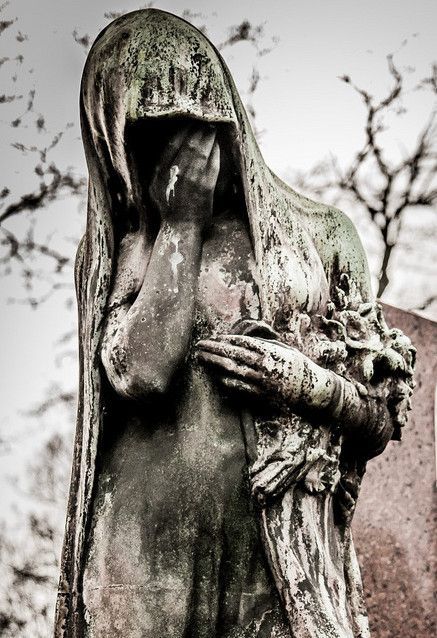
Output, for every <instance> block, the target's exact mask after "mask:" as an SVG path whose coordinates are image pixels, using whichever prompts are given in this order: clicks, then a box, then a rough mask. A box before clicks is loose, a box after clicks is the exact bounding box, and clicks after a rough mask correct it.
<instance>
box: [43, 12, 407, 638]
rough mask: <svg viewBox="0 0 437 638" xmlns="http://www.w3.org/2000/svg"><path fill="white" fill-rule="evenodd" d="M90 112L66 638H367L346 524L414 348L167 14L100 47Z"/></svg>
mask: <svg viewBox="0 0 437 638" xmlns="http://www.w3.org/2000/svg"><path fill="white" fill-rule="evenodd" d="M81 116H82V131H83V137H84V145H85V151H86V155H87V162H88V168H89V176H90V188H89V200H88V219H87V230H86V234H85V237H84V240H83V242H82V243H81V245H80V247H79V250H78V257H77V263H76V275H77V292H78V305H79V320H80V330H79V342H80V354H81V383H80V398H79V412H78V425H77V436H76V442H75V454H74V463H73V473H72V483H71V493H70V500H69V505H68V515H67V528H66V535H65V544H64V553H63V557H62V575H61V580H60V587H59V597H58V616H57V622H56V630H55V633H56V636H57V637H59V638H61V637H65V638H82V637H83V636H86V637H87V638H100V637H103V636H105V637H106V636H107V635H108V633H111V638H164V636H165V637H166V638H188V636H190V637H191V638H204V637H205V636H208V638H256V637H261V636H263V637H264V638H282V637H283V638H291V636H292V637H293V638H368V636H369V629H368V620H367V615H366V610H365V606H364V602H363V596H362V586H361V576H360V571H359V567H358V563H357V560H356V555H355V550H354V545H353V542H352V539H351V535H350V524H351V519H352V515H353V512H354V508H355V505H356V501H357V497H358V493H359V486H360V483H361V479H362V477H363V474H364V472H365V467H366V462H367V460H368V459H369V458H372V457H373V456H376V455H378V454H380V453H382V452H383V451H384V449H385V447H386V445H387V443H388V442H389V440H390V439H391V438H395V439H398V438H399V437H400V435H401V430H402V428H403V426H404V425H405V423H406V413H407V411H408V407H409V397H410V394H411V391H412V374H413V360H414V349H413V348H412V347H411V343H410V341H409V339H408V337H406V336H405V335H404V334H403V333H402V332H401V331H400V330H397V329H389V327H388V326H387V324H386V322H385V319H384V315H383V312H382V309H381V306H380V305H379V304H378V303H376V302H375V300H374V299H373V297H372V293H371V286H370V276H369V272H368V266H367V260H366V257H365V254H364V251H363V248H362V246H361V243H360V240H359V238H358V235H357V233H356V230H355V228H354V227H353V225H352V223H351V222H350V220H349V219H348V217H347V216H345V215H344V214H343V213H341V211H339V210H337V209H335V208H333V207H330V206H324V205H323V204H318V203H316V202H312V201H310V200H309V199H307V198H305V197H303V196H301V195H299V194H298V193H296V192H295V191H294V190H293V189H292V188H290V187H289V186H287V185H286V184H284V183H283V182H282V181H281V180H280V179H279V178H278V177H277V176H276V175H274V174H273V173H272V171H271V170H270V169H269V168H268V167H267V166H266V164H265V162H264V160H263V158H262V156H261V153H260V150H259V148H258V146H257V143H256V139H255V136H254V134H253V131H252V129H251V126H250V123H249V121H248V118H247V114H246V112H245V110H244V107H243V105H242V103H241V99H240V96H239V95H238V92H237V90H236V87H235V85H234V82H233V80H232V77H231V75H230V73H229V70H228V69H227V67H226V65H225V63H224V61H223V59H222V58H221V57H220V54H219V53H218V51H216V50H215V49H214V47H213V45H212V44H211V43H209V42H208V41H207V40H206V38H205V36H204V35H203V34H202V33H201V32H199V31H198V30H196V29H195V28H194V27H193V26H192V25H190V24H189V23H187V22H185V21H184V20H181V19H180V18H177V17H176V16H173V15H171V14H168V13H165V12H162V11H159V10H155V9H149V10H144V11H136V12H133V13H131V14H127V15H124V16H123V17H121V18H119V19H117V20H115V21H114V22H113V23H112V24H111V25H109V26H108V27H107V28H106V29H105V30H104V31H103V32H102V33H101V34H100V35H99V37H98V38H97V40H96V42H95V43H94V45H93V47H92V49H91V51H90V54H89V56H88V60H87V63H86V66H85V70H84V75H83V80H82V90H81ZM170 116H171V117H170Z"/></svg>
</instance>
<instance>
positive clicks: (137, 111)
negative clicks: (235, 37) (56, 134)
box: [82, 9, 238, 199]
mask: <svg viewBox="0 0 437 638" xmlns="http://www.w3.org/2000/svg"><path fill="white" fill-rule="evenodd" d="M187 120H198V121H201V122H209V123H211V124H213V125H214V126H216V127H217V135H218V140H219V144H220V150H221V170H220V176H219V180H218V184H217V198H218V199H220V198H223V197H225V196H226V194H227V193H228V194H229V192H231V191H233V190H235V183H236V180H237V176H236V175H237V173H238V169H237V163H238V159H237V157H236V153H235V149H236V147H237V145H236V144H235V143H234V142H235V140H236V138H237V136H238V118H237V115H236V111H235V106H234V97H233V92H232V87H231V86H230V79H229V72H228V71H227V70H225V68H224V63H223V61H222V59H221V57H220V55H219V54H218V52H217V51H216V49H215V48H214V46H213V45H212V44H211V43H210V42H209V40H208V39H207V38H206V37H205V36H204V35H203V33H201V32H200V31H199V30H198V29H196V28H195V27H194V26H192V25H191V24H189V23H188V22H186V21H185V20H182V19H181V18H178V17H177V16H174V15H172V14H169V13H166V12H163V11H159V10H156V9H147V10H143V11H135V12H133V13H129V14H126V15H124V16H122V17H120V18H118V19H117V20H115V21H114V22H113V23H111V24H110V25H109V26H108V27H107V28H106V29H105V30H104V31H103V32H102V33H101V34H100V35H99V37H98V38H97V40H96V41H95V43H94V45H93V47H92V49H91V51H90V54H89V56H88V60H87V63H86V66H85V70H84V74H83V80H82V122H83V128H84V138H85V144H86V146H87V141H88V145H90V146H91V148H88V149H87V151H88V155H89V154H90V152H91V153H95V150H96V147H100V149H102V151H103V153H100V154H103V155H104V157H105V158H106V160H109V161H110V163H111V164H112V167H113V168H114V169H115V173H116V175H117V176H118V178H120V180H121V182H124V183H125V184H126V185H127V189H128V191H129V193H133V190H134V189H133V188H132V182H133V172H134V171H137V172H138V170H140V171H141V176H142V178H143V180H144V177H146V176H147V175H150V171H151V170H153V165H154V164H155V163H156V161H157V158H158V157H159V153H160V152H162V149H163V147H164V145H165V143H166V140H168V138H169V137H170V136H171V135H172V134H173V133H174V132H175V130H176V129H177V127H180V126H181V125H183V124H184V123H186V121H187ZM133 159H135V166H136V167H135V166H133V161H132V160H133ZM138 164H141V166H140V168H139V167H138ZM115 181H116V180H115ZM132 196H133V195H132Z"/></svg>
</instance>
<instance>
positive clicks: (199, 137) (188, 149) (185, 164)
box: [173, 126, 217, 181]
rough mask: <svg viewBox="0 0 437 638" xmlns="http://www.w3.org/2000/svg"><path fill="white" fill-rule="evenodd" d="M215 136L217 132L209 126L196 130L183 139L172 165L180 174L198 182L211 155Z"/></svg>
mask: <svg viewBox="0 0 437 638" xmlns="http://www.w3.org/2000/svg"><path fill="white" fill-rule="evenodd" d="M216 134H217V130H216V129H215V128H213V127H211V126H208V127H206V126H202V127H201V128H199V129H196V130H195V131H194V133H191V134H190V135H189V136H188V137H187V138H186V139H185V141H184V144H183V146H181V148H180V149H179V152H178V153H177V154H176V156H175V158H174V160H173V163H174V164H176V165H177V166H178V167H179V170H180V171H181V172H182V173H184V174H187V173H189V174H190V175H191V176H192V178H193V179H194V180H196V181H197V180H199V179H200V178H201V177H202V176H203V173H204V171H205V167H206V165H207V163H208V160H209V157H210V155H211V151H212V149H213V146H214V142H215V138H216Z"/></svg>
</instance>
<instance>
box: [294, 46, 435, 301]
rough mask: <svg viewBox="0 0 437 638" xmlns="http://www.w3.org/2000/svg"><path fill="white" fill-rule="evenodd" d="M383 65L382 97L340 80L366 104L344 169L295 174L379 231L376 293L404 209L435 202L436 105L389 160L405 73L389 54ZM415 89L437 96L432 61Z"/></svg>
mask: <svg viewBox="0 0 437 638" xmlns="http://www.w3.org/2000/svg"><path fill="white" fill-rule="evenodd" d="M387 63H388V72H389V74H390V76H391V79H392V87H391V89H390V90H389V91H388V93H387V94H386V95H385V96H384V97H383V98H381V99H377V98H376V97H375V96H374V95H372V94H371V93H370V92H369V91H367V90H365V89H363V88H360V87H359V86H357V85H356V84H355V83H354V82H353V81H352V79H351V78H350V77H349V76H348V75H343V76H342V77H341V78H340V80H342V81H343V82H345V83H346V84H348V85H349V86H351V87H352V88H353V89H354V90H355V91H356V92H357V94H358V95H359V97H360V98H361V101H362V103H363V105H364V108H365V121H364V124H363V126H364V143H363V145H362V147H361V148H360V149H358V150H357V152H356V153H355V155H354V157H353V158H352V160H351V162H350V164H349V166H347V167H346V168H343V169H342V168H340V165H339V162H338V161H337V160H336V159H335V158H331V160H330V161H329V162H326V161H325V162H322V163H320V164H317V165H316V166H315V167H314V169H313V170H312V171H310V172H309V173H307V174H304V173H303V174H300V175H298V176H297V182H298V186H300V188H302V189H303V190H305V191H307V192H309V193H313V194H314V195H315V196H317V197H319V198H320V197H325V198H330V199H331V200H332V201H333V202H335V201H338V198H339V197H341V196H344V195H346V196H349V197H350V198H351V199H352V200H353V201H354V202H356V203H357V204H359V205H360V207H361V208H362V209H363V210H364V211H365V213H367V215H368V217H369V219H370V221H371V222H372V223H373V224H374V225H375V227H376V228H377V229H378V232H379V235H380V238H381V239H382V243H383V253H382V257H381V264H380V269H379V275H378V292H377V296H378V297H381V296H382V295H383V293H384V291H385V290H386V288H387V286H388V284H389V265H390V258H391V256H392V252H393V249H394V247H395V246H396V245H397V242H398V240H399V236H400V232H401V229H402V223H403V219H404V213H405V211H406V210H407V209H408V208H411V207H422V206H432V205H433V204H435V203H436V202H437V180H436V169H437V139H436V125H435V124H436V113H437V106H436V104H434V107H433V109H432V111H431V113H430V115H429V118H428V121H427V122H426V124H425V126H424V127H423V129H422V130H421V131H420V132H419V134H418V136H417V141H416V143H415V145H414V147H413V148H412V149H411V150H410V151H409V152H405V154H404V156H403V157H401V158H400V159H397V160H396V159H392V158H389V156H388V153H387V151H386V146H387V137H386V133H387V130H388V125H387V120H388V118H389V116H390V115H392V114H393V112H394V113H395V114H397V115H402V114H404V113H405V109H404V107H403V106H402V101H401V100H402V98H403V97H404V95H405V93H406V86H405V74H403V73H401V72H400V71H399V69H398V68H397V66H396V65H395V62H394V58H393V55H389V56H387ZM415 88H416V89H417V90H419V89H430V90H431V91H433V92H434V94H436V95H437V65H436V64H434V65H432V69H431V74H430V76H429V77H427V78H424V79H423V80H422V81H421V82H419V84H418V85H417V86H416V87H415ZM384 135H385V139H384V140H383V137H384Z"/></svg>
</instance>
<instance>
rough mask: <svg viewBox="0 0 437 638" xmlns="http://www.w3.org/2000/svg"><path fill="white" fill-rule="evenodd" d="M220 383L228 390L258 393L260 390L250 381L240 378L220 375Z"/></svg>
mask: <svg viewBox="0 0 437 638" xmlns="http://www.w3.org/2000/svg"><path fill="white" fill-rule="evenodd" d="M220 381H221V383H222V384H223V385H224V386H226V387H227V388H229V389H230V390H236V391H238V392H246V393H248V394H253V395H260V394H261V390H260V388H258V387H257V386H256V385H254V384H252V383H247V382H246V381H242V380H241V379H234V378H233V377H220Z"/></svg>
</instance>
